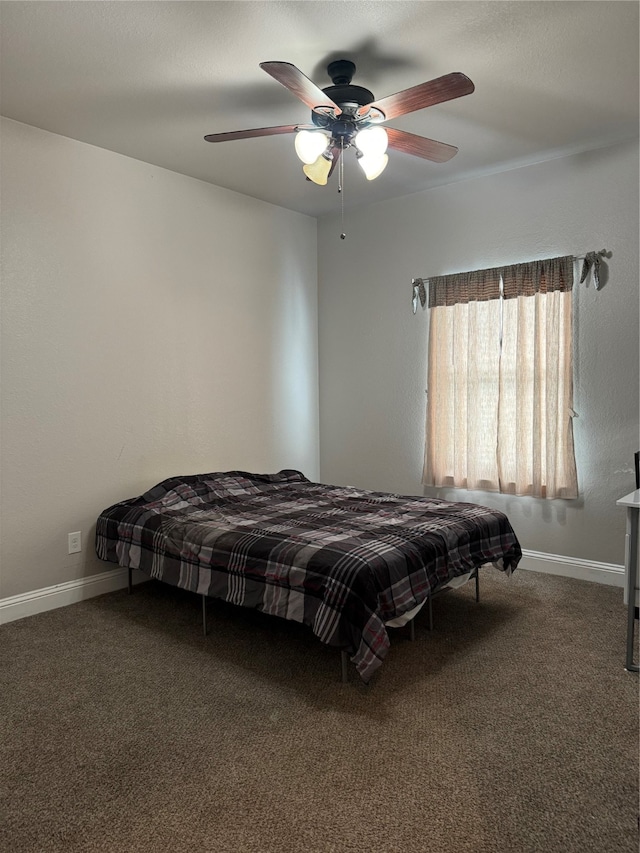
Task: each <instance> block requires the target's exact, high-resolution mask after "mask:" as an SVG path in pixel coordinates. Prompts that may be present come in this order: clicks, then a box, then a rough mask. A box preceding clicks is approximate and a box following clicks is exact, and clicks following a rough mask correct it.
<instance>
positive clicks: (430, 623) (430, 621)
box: [427, 595, 433, 631]
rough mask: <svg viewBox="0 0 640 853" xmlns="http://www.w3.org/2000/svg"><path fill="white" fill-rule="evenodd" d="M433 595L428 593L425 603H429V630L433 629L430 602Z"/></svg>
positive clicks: (431, 605)
mask: <svg viewBox="0 0 640 853" xmlns="http://www.w3.org/2000/svg"><path fill="white" fill-rule="evenodd" d="M432 599H433V596H432V595H430V596H429V598H428V599H427V604H428V605H429V630H430V631H433V604H432Z"/></svg>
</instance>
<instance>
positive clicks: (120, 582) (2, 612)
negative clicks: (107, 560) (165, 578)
mask: <svg viewBox="0 0 640 853" xmlns="http://www.w3.org/2000/svg"><path fill="white" fill-rule="evenodd" d="M127 574H128V573H127V569H123V568H121V567H117V568H114V569H108V570H107V571H105V572H100V573H99V574H97V575H90V576H89V577H87V578H79V579H78V580H75V581H67V582H66V583H59V584H55V586H46V587H43V588H42V589H34V590H33V591H32V592H24V593H22V594H21V595H13V596H11V597H10V598H0V625H4V624H5V623H6V622H13V621H15V620H16V619H24V618H25V617H26V616H35V614H36V613H44V612H45V610H55V609H56V608H57V607H66V605H67V604H75V603H76V602H78V601H85V600H86V599H87V598H93V597H94V596H96V595H103V594H104V593H105V592H115V590H117V589H124V588H125V587H126V586H127V583H128V577H127ZM145 580H148V578H147V577H146V576H144V575H142V574H141V573H140V572H138V571H134V573H133V582H134V583H143V582H144V581H145Z"/></svg>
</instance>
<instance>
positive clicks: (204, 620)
mask: <svg viewBox="0 0 640 853" xmlns="http://www.w3.org/2000/svg"><path fill="white" fill-rule="evenodd" d="M202 633H203V634H204V636H205V637H206V636H207V596H206V595H203V596H202Z"/></svg>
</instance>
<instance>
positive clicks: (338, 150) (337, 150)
mask: <svg viewBox="0 0 640 853" xmlns="http://www.w3.org/2000/svg"><path fill="white" fill-rule="evenodd" d="M331 153H332V155H333V160H332V161H331V168H330V169H329V174H328V175H327V180H328V179H329V178H330V177H331V175H332V174H333V170H334V169H335V167H336V166H337V165H338V160H339V159H340V154H341V153H342V149H341V148H340V146H338V145H334V146H333V147H332V149H331Z"/></svg>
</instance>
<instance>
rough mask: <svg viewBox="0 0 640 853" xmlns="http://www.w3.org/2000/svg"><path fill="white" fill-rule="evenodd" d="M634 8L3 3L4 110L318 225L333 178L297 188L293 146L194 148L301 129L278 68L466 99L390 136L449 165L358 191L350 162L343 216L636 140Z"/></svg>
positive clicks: (379, 92)
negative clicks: (227, 135)
mask: <svg viewBox="0 0 640 853" xmlns="http://www.w3.org/2000/svg"><path fill="white" fill-rule="evenodd" d="M638 9H639V4H638V3H637V2H609V0H605V2H593V0H587V2H580V0H568V2H560V1H559V0H542V2H527V0H518V2H497V0H492V2H483V0H472V2H457V0H449V2H403V0H392V1H391V2H386V0H375V2H368V0H366V1H365V0H356V2H344V1H343V2H314V0H299V2H280V0H269V2H237V0H233V2H189V1H188V0H183V2H169V0H167V2H164V0H161V1H160V2H140V0H133V2H111V0H98V1H97V2H93V1H92V0H89V2H68V0H64V2H58V0H47V1H46V2H37V0H3V2H2V3H1V4H0V23H1V29H2V36H1V43H0V50H1V52H0V62H1V65H0V74H1V76H0V83H1V89H0V107H1V111H2V114H3V115H5V116H8V117H9V118H12V119H15V120H17V121H21V122H25V123H27V124H30V125H34V126H36V127H40V128H44V129H45V130H50V131H52V132H54V133H59V134H62V135H63V136H69V137H72V138H74V139H79V140H82V141H83V142H87V143H90V144H92V145H97V146H100V147H102V148H106V149H109V150H111V151H117V152H119V153H121V154H126V155H128V156H130V157H134V158H137V159H139V160H144V161H146V162H148V163H152V164H155V165H157V166H163V167H165V168H167V169H171V170H173V171H176V172H180V173H183V174H185V175H191V176H193V177H195V178H199V179H201V180H204V181H210V182H212V183H214V184H217V185H219V186H222V187H228V188H229V189H232V190H237V191H238V192H241V193H246V194H248V195H250V196H254V197H256V198H260V199H264V200H265V201H269V202H273V203H274V204H278V205H281V206H283V207H287V208H290V209H292V210H298V211H301V212H303V213H307V214H311V215H313V216H318V215H321V214H323V213H326V212H329V211H335V210H337V209H339V206H340V197H339V196H338V193H337V180H336V179H337V173H336V174H334V175H333V176H332V178H331V180H330V182H329V184H328V185H327V186H326V187H319V186H316V185H315V184H311V183H309V182H308V181H306V180H305V179H304V176H303V174H302V170H301V164H300V162H299V161H298V159H297V158H296V156H295V154H294V151H293V136H288V135H285V136H272V137H263V138H254V139H246V140H241V141H234V142H224V143H219V144H215V145H213V144H210V143H207V142H205V141H204V140H203V136H204V135H205V134H207V133H219V132H223V131H230V130H241V129H246V128H252V127H265V126H272V125H280V124H295V123H307V122H308V121H309V118H310V113H309V111H308V109H307V107H305V106H304V104H302V103H301V102H300V101H298V100H297V99H296V98H295V97H294V96H293V95H292V94H291V93H290V92H288V91H287V90H286V89H285V88H284V87H283V86H281V85H280V84H279V83H277V82H276V81H275V80H274V79H272V78H271V77H270V76H268V75H267V74H266V73H265V72H264V71H262V70H261V69H260V68H259V66H258V64H259V63H260V62H262V61H265V60H282V61H287V62H291V63H293V64H294V65H296V66H297V67H298V68H299V69H300V70H301V71H303V72H304V74H306V75H307V76H308V77H310V78H311V79H312V80H313V81H314V82H315V83H316V84H317V85H318V86H320V87H321V88H323V87H325V86H329V85H331V81H330V80H329V78H328V77H327V75H326V65H327V62H328V61H329V60H331V59H336V58H348V59H352V60H353V61H354V62H355V63H356V66H357V71H356V74H355V76H354V79H353V82H354V84H357V85H360V86H364V87H366V88H368V89H370V90H371V91H373V93H374V95H375V96H376V98H381V97H383V96H385V95H389V94H392V93H395V92H398V91H401V90H402V89H405V88H408V87H411V86H414V85H417V84H418V83H422V82H424V81H426V80H431V79H433V78H435V77H439V76H441V75H443V74H447V73H448V72H451V71H462V72H463V73H464V74H466V75H467V76H468V77H470V78H471V79H472V80H473V82H474V83H475V87H476V90H475V92H474V93H473V94H471V95H468V96H465V97H462V98H459V99H457V100H454V101H449V102H448V103H445V104H440V105H438V106H434V107H429V108H428V109H425V110H421V111H419V112H415V113H412V114H410V115H407V116H404V117H402V118H399V119H395V120H394V121H391V122H389V124H390V125H391V126H395V127H399V128H402V129H404V130H408V131H410V132H412V133H417V134H419V135H422V136H428V137H431V138H434V139H438V140H440V141H442V142H446V143H449V144H452V145H456V146H457V147H458V148H459V149H460V150H459V153H458V154H457V155H456V156H455V157H454V158H453V160H451V161H450V162H449V163H445V164H436V163H431V162H428V161H426V160H422V159H418V158H416V157H410V156H409V155H406V154H401V153H399V152H395V151H391V152H390V162H389V165H388V167H387V169H386V171H385V172H384V173H383V174H382V175H381V176H380V177H379V178H378V179H377V180H376V181H372V182H368V181H367V180H366V179H365V178H364V175H363V174H362V173H361V171H360V169H359V168H358V167H357V165H356V163H355V158H354V157H352V156H351V155H352V152H347V154H346V155H345V160H346V163H345V179H344V193H343V196H344V204H345V207H347V208H349V207H353V206H355V205H360V204H368V203H371V202H374V201H379V200H382V199H386V198H391V197H394V196H399V195H405V194H407V193H411V192H416V191H419V190H423V189H427V188H429V187H433V186H437V185H440V184H444V183H449V182H451V181H456V180H460V179H462V178H467V177H472V176H474V175H479V174H485V173H488V172H494V171H499V170H502V169H505V168H513V167H516V166H520V165H524V164H527V163H532V162H537V161H539V160H544V159H548V158H550V157H555V156H559V155H561V154H563V153H569V152H575V151H584V150H588V149H590V148H596V147H600V146H602V145H606V144H609V143H612V142H616V141H619V140H623V139H628V138H631V137H635V136H637V135H638V121H639V119H638V63H639V58H638V27H639V23H638Z"/></svg>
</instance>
